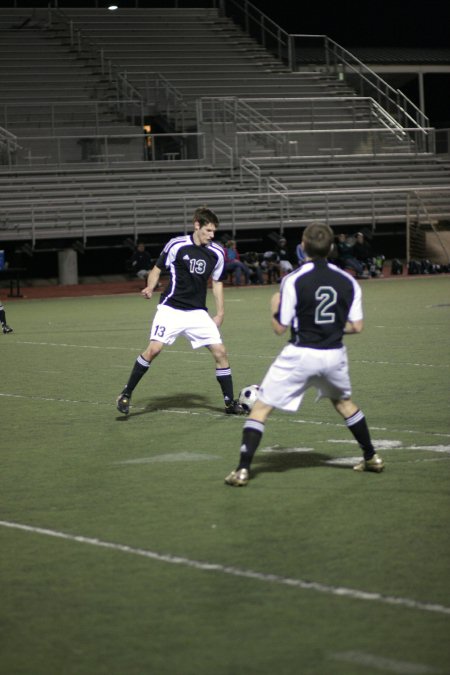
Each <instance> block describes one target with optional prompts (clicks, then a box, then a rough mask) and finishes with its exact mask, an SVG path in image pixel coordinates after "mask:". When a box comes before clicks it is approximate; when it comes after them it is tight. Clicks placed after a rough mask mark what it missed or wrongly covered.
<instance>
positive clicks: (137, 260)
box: [128, 242, 153, 280]
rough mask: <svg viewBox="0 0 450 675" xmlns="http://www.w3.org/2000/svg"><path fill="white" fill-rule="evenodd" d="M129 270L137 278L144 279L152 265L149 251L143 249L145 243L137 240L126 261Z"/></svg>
mask: <svg viewBox="0 0 450 675" xmlns="http://www.w3.org/2000/svg"><path fill="white" fill-rule="evenodd" d="M128 266H129V270H130V272H132V274H134V275H135V276H137V277H138V279H144V280H146V279H147V277H148V274H149V272H150V270H151V268H152V267H153V264H152V259H151V257H150V253H148V251H146V250H145V244H143V243H142V242H139V243H138V245H137V246H136V250H135V251H134V253H133V255H132V256H131V258H130V259H129V261H128Z"/></svg>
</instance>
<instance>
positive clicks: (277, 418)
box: [0, 391, 450, 443]
mask: <svg viewBox="0 0 450 675" xmlns="http://www.w3.org/2000/svg"><path fill="white" fill-rule="evenodd" d="M1 397H3V398H19V399H25V400H28V401H45V402H47V403H70V404H74V405H77V404H84V405H93V406H110V407H111V406H112V407H114V408H115V403H111V401H90V400H87V399H81V400H75V399H68V398H56V397H49V396H30V395H25V394H11V393H9V392H2V391H0V398H1ZM145 410H147V408H146V407H143V406H131V415H130V418H131V417H132V414H133V412H145ZM156 411H157V412H159V413H163V414H167V415H190V416H202V417H223V413H221V412H217V413H212V412H208V411H207V410H202V411H197V410H188V409H183V408H154V409H153V412H156ZM124 419H125V418H124ZM229 419H230V420H234V421H235V422H241V423H242V419H243V418H242V417H239V416H233V415H230V416H229ZM271 422H274V423H275V422H282V423H283V424H307V425H313V426H324V427H332V428H333V427H336V428H342V429H345V428H346V426H345V424H342V423H339V422H323V421H321V420H304V419H298V418H295V419H294V418H292V417H290V416H289V415H283V414H279V415H277V414H276V413H274V414H273V415H272V417H271ZM370 429H371V431H373V432H387V433H396V434H416V435H417V434H420V435H426V436H430V437H442V438H450V433H444V432H439V431H427V432H423V431H420V430H417V429H388V428H387V427H375V426H371V427H370ZM342 442H344V441H342ZM351 442H352V439H349V441H348V443H351Z"/></svg>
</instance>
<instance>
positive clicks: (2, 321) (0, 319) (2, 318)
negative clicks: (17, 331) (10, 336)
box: [0, 300, 13, 335]
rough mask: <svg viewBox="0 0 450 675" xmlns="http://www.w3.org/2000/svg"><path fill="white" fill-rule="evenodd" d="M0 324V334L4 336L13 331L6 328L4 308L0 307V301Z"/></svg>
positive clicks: (0, 305) (8, 327) (0, 304)
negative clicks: (0, 329)
mask: <svg viewBox="0 0 450 675" xmlns="http://www.w3.org/2000/svg"><path fill="white" fill-rule="evenodd" d="M0 324H1V326H2V333H5V335H6V334H7V333H12V332H13V329H12V328H11V326H8V324H7V323H6V312H5V308H4V307H3V305H2V302H1V300H0Z"/></svg>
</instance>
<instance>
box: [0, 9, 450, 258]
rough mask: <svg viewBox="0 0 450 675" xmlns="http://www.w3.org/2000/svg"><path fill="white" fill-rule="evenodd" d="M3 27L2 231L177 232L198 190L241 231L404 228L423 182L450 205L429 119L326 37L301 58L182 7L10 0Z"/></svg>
mask: <svg viewBox="0 0 450 675" xmlns="http://www.w3.org/2000/svg"><path fill="white" fill-rule="evenodd" d="M179 4H180V3H177V5H179ZM222 4H223V6H224V8H225V10H226V8H227V4H228V3H227V2H224V3H222ZM233 4H234V5H236V1H235V0H234V2H233ZM242 7H243V8H245V9H246V11H249V8H252V11H257V10H256V8H254V7H253V6H252V5H251V3H245V4H244V3H242ZM243 11H244V9H243ZM265 23H266V25H269V27H271V28H273V27H272V26H271V24H268V21H267V18H266V22H265ZM275 32H276V34H277V35H281V38H283V39H284V37H285V39H286V42H285V43H283V44H284V46H285V47H286V49H287V47H288V45H289V44H291V43H289V40H290V37H292V36H287V34H284V33H283V32H281V31H280V30H277V31H274V30H272V33H275ZM283 36H284V37H283ZM0 37H1V40H0V56H1V59H0V85H1V86H2V93H3V95H2V103H1V105H0V126H1V127H2V131H1V133H0V162H2V163H1V164H0V202H1V206H2V208H1V215H0V228H1V231H2V235H1V238H2V239H3V240H5V241H7V240H9V241H30V242H31V245H32V247H34V246H36V245H37V243H38V242H39V241H41V240H50V239H58V240H62V239H66V240H68V241H71V240H74V239H76V240H80V239H81V240H82V241H83V243H84V244H86V242H87V243H88V242H89V238H91V237H102V236H104V237H111V236H117V237H123V236H131V237H133V238H134V239H135V240H136V239H137V238H138V237H139V236H142V235H143V234H147V233H151V232H180V231H181V230H183V228H185V227H189V222H190V217H191V213H192V211H193V209H194V208H195V207H196V206H198V205H199V204H200V203H208V205H210V206H211V207H212V208H214V209H216V210H217V212H218V213H219V215H220V217H221V221H222V223H223V224H224V225H225V227H227V228H228V229H231V231H233V233H235V232H236V231H238V230H253V231H261V230H262V229H269V228H270V229H272V230H273V229H277V230H280V231H285V230H286V228H290V227H296V226H299V225H300V226H303V225H305V224H307V223H308V222H310V220H311V219H321V220H325V221H326V222H329V223H330V224H332V225H344V224H355V225H360V224H367V225H370V226H371V227H372V228H373V229H375V228H376V226H377V224H378V223H398V224H403V225H404V224H405V222H406V220H407V217H408V212H409V210H411V208H413V207H412V206H411V204H413V205H414V203H415V201H414V200H416V199H417V195H420V194H421V193H422V192H423V193H424V194H425V191H426V195H427V197H426V198H427V205H428V206H427V218H428V219H432V220H442V219H445V218H447V219H449V218H450V191H449V185H450V164H449V163H448V162H447V163H446V162H445V161H441V160H440V159H439V158H438V157H437V156H436V154H435V152H434V146H433V130H432V129H430V128H428V125H427V120H426V119H424V118H423V116H420V115H416V112H417V111H416V110H413V109H412V108H409V107H408V105H409V103H408V102H406V103H405V102H404V101H403V100H402V105H403V107H400V108H399V106H398V105H397V103H396V104H395V105H396V106H397V107H396V108H395V109H394V108H393V107H392V106H391V102H392V101H391V97H390V94H389V92H388V93H387V95H386V94H385V93H384V88H383V97H384V98H383V97H382V98H381V99H380V98H379V97H377V96H376V95H375V93H374V91H375V89H374V86H375V87H378V88H379V83H378V82H376V83H375V85H374V86H372V83H371V86H369V87H367V86H366V89H365V91H360V90H359V89H358V80H357V79H355V76H354V74H353V70H352V68H353V61H352V60H351V55H348V53H346V52H345V50H341V49H340V48H339V46H337V45H334V43H333V44H332V43H331V42H330V41H327V39H325V43H326V48H327V49H328V52H327V59H326V63H327V65H326V67H325V66H324V64H319V65H317V63H314V64H312V63H308V62H305V61H304V60H303V61H302V62H301V65H299V64H295V63H293V62H292V58H291V57H289V58H287V56H286V54H287V52H286V50H285V51H284V52H283V51H282V50H281V51H280V50H279V49H273V48H270V49H269V48H268V47H267V46H262V45H261V44H260V42H259V41H258V40H257V39H255V37H251V36H250V35H249V33H248V32H247V31H246V30H245V29H244V27H243V26H242V25H241V24H240V23H239V21H237V22H236V17H234V19H233V20H232V19H231V18H230V17H229V16H227V15H226V14H224V13H223V12H219V11H218V10H217V9H216V8H195V9H192V8H191V9H186V8H182V7H179V6H177V7H172V8H167V9H162V8H152V9H138V8H129V9H121V10H120V12H116V13H114V12H107V11H105V10H104V9H100V8H98V9H89V8H77V9H75V8H71V9H65V10H59V9H56V8H55V9H51V8H48V9H46V10H38V11H34V12H33V13H31V10H24V9H17V8H16V9H13V8H11V9H7V8H2V9H0ZM281 38H280V39H281ZM292 44H293V43H292ZM291 51H292V50H291ZM291 51H289V54H290V53H291ZM330 55H331V57H330V58H329V56H330ZM324 63H325V61H324ZM343 64H344V66H345V67H344V66H343ZM358 68H359V66H358ZM345 69H347V70H348V71H349V72H351V73H352V77H348V78H346V77H345ZM360 70H361V69H360ZM363 75H364V78H365V80H366V81H368V80H369V79H370V76H368V75H367V73H366V72H365V71H364V72H363ZM380 90H381V89H380ZM392 98H395V97H392ZM399 109H400V110H401V111H403V113H404V116H403V117H402V116H401V115H400V116H398V115H397V112H398V110H399ZM149 119H150V120H152V123H153V124H154V126H157V127H158V133H155V132H154V131H153V130H152V131H151V133H147V134H144V133H143V123H144V121H146V120H147V121H148V120H149Z"/></svg>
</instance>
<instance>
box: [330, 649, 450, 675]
mask: <svg viewBox="0 0 450 675" xmlns="http://www.w3.org/2000/svg"><path fill="white" fill-rule="evenodd" d="M331 658H333V659H336V660H338V661H347V662H348V663H356V664H358V665H359V666H363V667H364V668H366V667H367V668H370V669H372V668H374V669H375V670H381V671H382V672H383V673H386V672H389V673H397V674H398V675H433V674H436V675H437V674H438V673H442V670H437V669H436V668H433V667H432V666H427V665H424V664H421V663H411V662H410V661H397V660H395V659H386V658H383V657H382V656H378V655H376V654H365V653H364V652H340V653H339V652H338V653H336V654H332V655H331Z"/></svg>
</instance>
